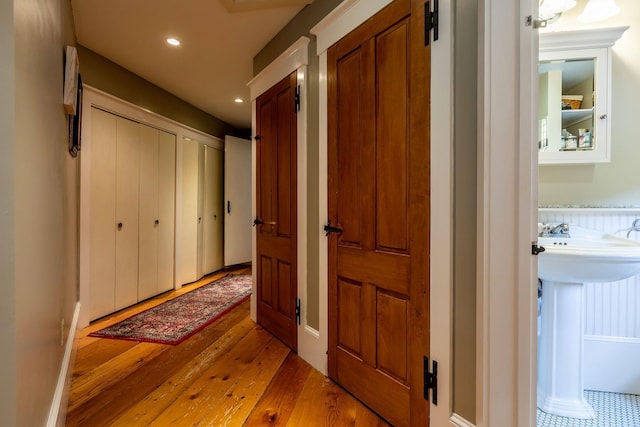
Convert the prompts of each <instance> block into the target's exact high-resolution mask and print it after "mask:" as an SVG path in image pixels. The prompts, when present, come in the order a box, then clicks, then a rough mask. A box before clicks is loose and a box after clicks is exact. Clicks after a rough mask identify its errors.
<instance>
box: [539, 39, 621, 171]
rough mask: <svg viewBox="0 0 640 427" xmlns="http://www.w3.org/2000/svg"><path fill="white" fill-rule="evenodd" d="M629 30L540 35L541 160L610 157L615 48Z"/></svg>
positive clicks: (563, 161)
mask: <svg viewBox="0 0 640 427" xmlns="http://www.w3.org/2000/svg"><path fill="white" fill-rule="evenodd" d="M627 28H629V27H615V28H599V29H593V30H578V31H558V32H546V33H541V34H540V43H539V46H540V48H539V68H538V71H539V98H538V163H540V164H571V163H606V162H609V161H611V138H610V134H611V129H610V122H611V120H610V119H611V117H610V114H611V113H610V112H611V101H612V100H611V47H612V46H613V45H614V43H615V42H616V41H617V40H618V39H619V38H620V37H621V36H622V33H624V31H625V30H627Z"/></svg>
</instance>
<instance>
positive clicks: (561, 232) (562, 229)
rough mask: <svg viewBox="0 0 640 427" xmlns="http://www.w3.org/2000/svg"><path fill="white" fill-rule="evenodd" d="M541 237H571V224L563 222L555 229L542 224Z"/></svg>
mask: <svg viewBox="0 0 640 427" xmlns="http://www.w3.org/2000/svg"><path fill="white" fill-rule="evenodd" d="M540 237H569V224H567V223H565V222H562V223H560V224H558V225H556V226H555V227H552V226H550V225H549V224H542V231H540Z"/></svg>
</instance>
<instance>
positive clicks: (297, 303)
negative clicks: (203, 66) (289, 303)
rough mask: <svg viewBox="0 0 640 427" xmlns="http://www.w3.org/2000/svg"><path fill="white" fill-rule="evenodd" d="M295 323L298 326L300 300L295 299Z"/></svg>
mask: <svg viewBox="0 0 640 427" xmlns="http://www.w3.org/2000/svg"><path fill="white" fill-rule="evenodd" d="M296 323H297V324H298V325H299V324H300V298H296Z"/></svg>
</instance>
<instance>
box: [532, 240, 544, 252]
mask: <svg viewBox="0 0 640 427" xmlns="http://www.w3.org/2000/svg"><path fill="white" fill-rule="evenodd" d="M544 251H546V249H545V248H544V246H538V242H531V255H538V254H539V253H542V252H544Z"/></svg>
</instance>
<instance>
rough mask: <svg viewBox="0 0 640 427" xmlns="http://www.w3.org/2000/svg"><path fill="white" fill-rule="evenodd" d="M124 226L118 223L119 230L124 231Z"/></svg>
mask: <svg viewBox="0 0 640 427" xmlns="http://www.w3.org/2000/svg"><path fill="white" fill-rule="evenodd" d="M122 226H123V224H122V223H121V222H119V223H118V230H122Z"/></svg>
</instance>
